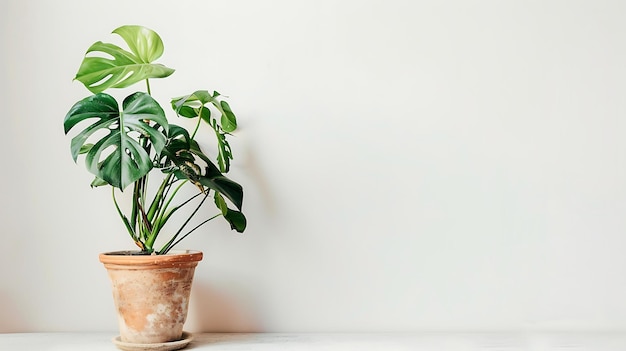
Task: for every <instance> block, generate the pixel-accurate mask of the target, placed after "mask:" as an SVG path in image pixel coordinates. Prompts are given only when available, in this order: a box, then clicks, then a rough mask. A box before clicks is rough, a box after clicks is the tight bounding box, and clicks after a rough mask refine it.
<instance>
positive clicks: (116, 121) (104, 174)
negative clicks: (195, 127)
mask: <svg viewBox="0 0 626 351" xmlns="http://www.w3.org/2000/svg"><path fill="white" fill-rule="evenodd" d="M89 119H96V121H95V122H93V124H91V125H89V126H88V127H86V128H85V129H84V130H82V131H81V132H80V133H79V134H78V135H76V136H75V137H74V138H73V139H72V142H71V152H72V157H73V158H74V161H76V159H77V157H78V154H79V153H80V150H81V147H83V146H84V145H86V144H87V141H88V139H90V137H92V136H94V134H95V133H96V132H98V131H106V132H107V133H106V134H105V135H104V136H102V137H100V139H98V140H97V141H96V142H95V143H94V145H93V146H91V148H90V149H89V152H87V155H86V157H85V165H86V166H87V169H88V170H89V171H90V172H91V173H92V174H94V175H95V176H96V177H98V178H100V179H102V180H104V181H105V182H107V183H108V184H110V185H112V186H114V187H116V188H119V189H121V190H123V189H124V188H126V186H128V185H129V184H131V183H133V182H134V181H136V180H138V179H139V178H141V177H143V176H144V175H145V174H147V173H148V172H149V171H150V170H151V169H152V167H153V164H152V160H151V157H150V155H149V153H148V151H147V150H146V148H145V147H144V145H142V144H141V142H140V137H141V138H146V139H148V140H149V141H150V144H151V145H152V150H154V152H155V153H157V154H159V153H160V152H161V150H162V149H163V148H164V147H165V141H166V137H165V135H164V134H163V133H162V132H161V131H160V130H159V129H163V130H165V131H166V132H167V130H168V123H167V119H166V118H165V113H164V112H163V109H162V108H161V106H160V105H159V104H158V103H157V102H156V101H155V100H154V99H153V98H152V97H150V95H148V94H145V93H141V92H138V93H135V94H132V95H130V96H128V97H127V98H126V99H124V102H123V103H122V112H120V111H119V108H118V104H117V102H116V101H115V99H114V98H113V97H112V96H110V95H108V94H105V93H98V94H95V95H93V96H90V97H87V98H85V99H83V100H81V101H79V102H77V103H76V104H75V105H74V106H73V107H72V108H71V109H70V111H69V112H68V113H67V115H66V116H65V122H64V127H65V133H66V134H67V133H68V132H69V131H70V129H72V128H73V127H74V126H76V125H77V124H78V123H80V122H82V121H85V120H89ZM151 121H152V122H154V123H151ZM94 138H96V137H95V136H94Z"/></svg>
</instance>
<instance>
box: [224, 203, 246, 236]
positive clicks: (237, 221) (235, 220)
mask: <svg viewBox="0 0 626 351" xmlns="http://www.w3.org/2000/svg"><path fill="white" fill-rule="evenodd" d="M224 218H226V220H227V221H228V223H230V229H234V230H236V231H237V232H239V233H243V231H244V230H246V225H247V221H246V216H244V214H243V213H241V212H239V211H235V210H231V209H230V208H229V209H228V212H226V214H225V215H224Z"/></svg>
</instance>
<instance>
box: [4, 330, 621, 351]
mask: <svg viewBox="0 0 626 351" xmlns="http://www.w3.org/2000/svg"><path fill="white" fill-rule="evenodd" d="M114 336H115V335H114V333H15V334H0V350H1V351H9V350H11V351H21V350H24V351H26V350H28V351H37V350H43V351H53V350H54V351H57V350H58V351H61V350H63V351H72V350H81V351H99V350H103V351H104V350H109V351H113V350H117V348H116V347H115V345H113V343H112V341H111V339H112V338H113V337H114ZM185 350H238V351H243V350H255V351H256V350H289V351H292V350H293V351H299V350H331V351H333V350H341V351H344V350H355V351H356V350H358V351H368V350H384V351H387V350H407V351H408V350H428V351H477V350H481V351H519V350H532V351H556V350H558V351H583V350H584V351H626V333H617V332H616V333H604V332H568V333H534V332H511V333H502V332H497V333H371V334H276V333H259V334H212V333H196V334H194V340H193V341H192V342H191V344H190V345H189V346H188V347H187V348H186V349H185Z"/></svg>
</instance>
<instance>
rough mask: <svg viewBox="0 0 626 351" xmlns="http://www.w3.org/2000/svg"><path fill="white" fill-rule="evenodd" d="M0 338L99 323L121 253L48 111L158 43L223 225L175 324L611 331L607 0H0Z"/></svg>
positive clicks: (613, 229)
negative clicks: (119, 53) (239, 211)
mask: <svg viewBox="0 0 626 351" xmlns="http://www.w3.org/2000/svg"><path fill="white" fill-rule="evenodd" d="M0 13H1V15H0V16H2V17H1V21H0V26H1V27H2V42H1V50H2V55H0V60H1V61H0V63H1V67H2V71H1V74H2V76H1V77H0V78H1V79H0V82H1V83H0V84H1V87H2V94H0V99H1V100H0V106H2V122H1V123H2V136H1V137H0V150H2V151H1V152H2V164H3V166H2V170H3V172H1V173H0V174H1V177H2V178H1V179H2V188H3V190H2V195H1V197H0V202H1V203H0V205H1V206H2V207H1V208H2V211H1V212H0V213H1V215H0V216H1V218H0V220H1V221H0V223H1V224H0V226H1V227H0V233H1V234H0V235H2V246H3V254H2V255H0V274H1V275H0V277H1V280H0V311H1V312H0V332H11V331H74V330H111V331H113V330H115V329H116V325H115V317H114V315H113V310H112V308H113V307H112V301H111V296H110V290H109V281H108V278H107V276H106V272H105V270H104V268H103V267H102V266H101V264H100V263H99V262H98V260H97V254H98V253H100V252H104V251H109V250H116V249H128V248H132V246H131V243H130V241H129V240H128V238H127V236H126V234H125V232H124V229H123V227H122V225H121V223H120V222H119V220H118V218H117V217H116V214H115V212H114V208H113V206H112V203H111V201H110V194H109V192H108V191H107V190H103V189H96V190H92V189H90V188H89V186H88V184H89V181H90V180H91V179H90V178H91V177H90V176H89V175H88V174H87V172H86V171H85V170H84V168H83V165H82V164H79V165H74V163H73V162H72V160H71V157H70V154H69V138H67V137H65V136H64V135H63V131H62V120H63V117H64V115H65V113H66V112H67V110H68V109H69V107H70V106H71V105H72V104H73V103H74V102H75V101H77V100H78V99H80V98H82V97H84V96H86V95H87V94H88V93H87V91H86V90H85V89H84V87H82V86H81V85H80V83H78V82H72V78H73V77H74V74H75V72H76V70H77V68H78V65H79V63H80V61H81V60H82V54H83V53H84V51H85V50H86V48H87V47H88V46H89V45H90V44H91V43H93V42H95V41H97V40H106V41H114V40H117V39H116V38H114V37H113V36H112V35H109V34H108V33H110V32H111V30H113V29H114V28H116V27H117V26H119V25H123V24H143V25H146V26H149V27H151V28H153V29H155V30H156V31H157V32H159V33H160V34H161V36H162V37H163V40H164V41H165V47H166V52H165V55H164V57H163V58H162V59H161V62H163V63H165V64H167V65H169V66H171V67H174V68H176V69H177V72H176V73H175V74H174V76H172V77H171V78H170V79H168V80H165V81H153V92H154V94H155V96H157V97H158V98H160V99H162V101H167V99H168V98H169V97H172V96H178V95H183V94H186V93H189V92H191V91H193V90H196V89H209V90H211V89H216V90H218V91H220V92H222V93H223V94H226V95H228V96H230V100H229V101H230V103H231V105H232V106H233V108H234V109H235V112H236V113H237V115H238V118H239V122H240V126H241V131H240V132H239V133H238V134H237V137H236V140H235V141H233V142H232V144H233V148H234V151H235V167H234V171H233V173H232V174H231V175H232V177H233V178H235V179H237V180H238V181H240V182H241V183H242V184H243V185H244V188H245V191H246V192H245V194H246V195H245V196H246V198H245V211H246V214H247V216H248V219H249V228H248V230H247V232H246V234H244V235H236V234H233V233H231V232H230V231H228V228H227V225H225V224H224V223H221V222H220V223H217V222H216V223H214V224H212V225H211V226H209V227H207V228H206V229H205V230H204V232H203V233H197V235H195V236H194V237H193V238H190V239H188V240H187V241H186V242H185V243H184V244H183V247H188V248H194V249H199V250H202V251H203V252H204V253H205V260H204V261H203V262H202V264H201V265H200V266H199V268H198V269H197V275H196V280H195V287H194V290H193V298H194V300H193V304H192V306H191V309H192V310H191V312H190V316H189V322H188V326H187V329H188V330H190V331H199V330H227V331H245V330H266V331H416V330H433V329H455V330H460V329H463V330H469V329H471V330H487V329H539V330H546V329H563V328H575V329H623V328H624V327H626V304H625V303H624V296H626V278H625V277H626V255H624V248H625V247H626V239H625V236H624V234H625V230H626V216H625V215H624V214H625V213H626V185H625V184H626V182H625V176H626V158H625V156H626V155H625V152H624V150H625V147H626V138H624V135H625V133H626V122H625V118H624V113H625V112H626V99H625V98H624V96H625V93H626V83H625V82H626V66H625V65H626V21H624V19H625V18H626V3H625V2H622V1H618V0H615V1H596V0H594V1H591V0H590V1H565V0H563V1H496V0H493V1H471V2H470V1H463V0H458V1H452V0H451V1H398V0H385V1H326V0H324V1H319V0H316V1H300V2H296V1H221V2H217V1H154V0H150V1H148V0H143V1H126V0H110V1H106V2H99V3H97V2H89V1H78V0H76V1H69V0H57V1H44V0H40V1H23V0H19V1H18V0H9V1H4V2H2V3H1V5H0Z"/></svg>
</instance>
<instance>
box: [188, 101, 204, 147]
mask: <svg viewBox="0 0 626 351" xmlns="http://www.w3.org/2000/svg"><path fill="white" fill-rule="evenodd" d="M202 107H203V106H200V114H199V115H198V123H196V128H195V129H194V130H193V133H192V134H191V139H192V140H193V139H194V138H195V136H196V133H197V132H198V128H200V122H202Z"/></svg>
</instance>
